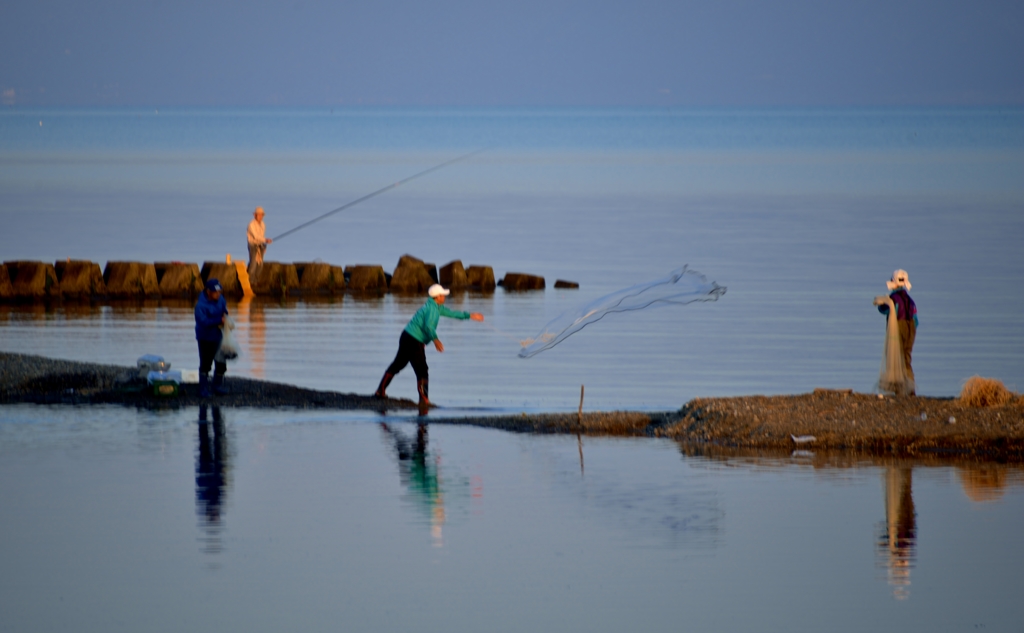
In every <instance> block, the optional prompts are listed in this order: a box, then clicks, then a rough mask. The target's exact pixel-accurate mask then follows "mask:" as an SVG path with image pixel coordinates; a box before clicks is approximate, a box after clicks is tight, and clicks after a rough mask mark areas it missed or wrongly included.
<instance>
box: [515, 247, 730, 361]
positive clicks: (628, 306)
mask: <svg viewBox="0 0 1024 633" xmlns="http://www.w3.org/2000/svg"><path fill="white" fill-rule="evenodd" d="M724 294H725V288H724V287H722V286H719V285H718V284H716V283H715V282H713V281H712V282H709V281H708V280H707V279H706V278H705V277H704V275H702V274H700V273H698V272H697V271H695V270H689V269H688V268H687V267H686V266H683V267H682V268H680V269H679V270H676V271H674V272H672V274H670V275H669V276H668V277H665V278H663V279H658V280H657V281H652V282H649V283H645V284H640V285H637V286H631V287H629V288H626V289H624V290H619V291H617V292H613V293H611V294H610V295H605V296H603V297H601V298H600V299H595V300H594V301H591V302H590V303H588V304H586V305H584V306H582V307H580V308H577V309H575V310H570V311H568V312H565V313H563V314H561V315H559V316H558V317H557V318H555V319H554V320H553V321H551V322H550V323H548V324H547V325H546V326H545V327H544V330H543V331H542V332H541V333H540V334H538V335H537V336H535V337H534V338H532V339H527V340H525V341H521V342H520V344H521V345H522V346H523V348H522V349H521V350H519V357H520V358H529V357H531V356H533V355H535V354H539V353H540V352H543V351H544V350H546V349H551V348H552V347H554V346H555V345H558V344H559V343H561V342H562V341H564V340H565V339H567V338H569V337H570V336H572V335H573V334H575V333H576V332H579V331H580V330H582V329H583V328H585V327H587V326H588V325H590V324H591V323H595V322H597V321H600V320H601V319H603V318H604V317H605V316H607V315H609V314H612V313H614V312H629V311H631V310H643V309H644V308H649V307H655V306H665V305H686V304H688V303H693V302H694V301H717V300H718V298H719V297H721V296H722V295H724Z"/></svg>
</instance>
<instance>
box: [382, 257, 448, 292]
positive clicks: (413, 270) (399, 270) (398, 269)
mask: <svg viewBox="0 0 1024 633" xmlns="http://www.w3.org/2000/svg"><path fill="white" fill-rule="evenodd" d="M431 266H433V265H431ZM435 271H436V268H435ZM434 275H435V276H436V275H437V273H436V272H435V273H434ZM435 283H437V282H436V281H434V278H433V277H431V275H430V271H429V270H428V269H427V264H425V263H423V260H420V259H416V258H415V257H413V256H412V255H402V257H401V258H399V260H398V265H397V266H395V272H394V273H392V275H391V283H390V284H389V288H390V289H391V292H408V293H424V292H426V291H427V288H429V287H430V286H432V285H433V284H435Z"/></svg>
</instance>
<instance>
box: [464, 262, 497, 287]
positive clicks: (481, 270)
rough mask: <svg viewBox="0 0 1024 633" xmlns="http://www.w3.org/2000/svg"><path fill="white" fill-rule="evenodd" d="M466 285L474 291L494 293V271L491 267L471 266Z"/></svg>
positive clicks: (468, 269)
mask: <svg viewBox="0 0 1024 633" xmlns="http://www.w3.org/2000/svg"><path fill="white" fill-rule="evenodd" d="M466 285H467V286H468V287H469V288H471V289H472V290H480V291H482V292H494V288H495V286H496V284H495V283H494V269H492V268H491V267H490V266H470V267H469V268H467V269H466Z"/></svg>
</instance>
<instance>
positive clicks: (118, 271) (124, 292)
mask: <svg viewBox="0 0 1024 633" xmlns="http://www.w3.org/2000/svg"><path fill="white" fill-rule="evenodd" d="M103 281H104V282H105V283H106V284H107V294H108V295H109V296H110V297H111V298H114V299H132V298H136V297H159V296H160V284H159V283H157V280H156V267H155V266H153V264H146V263H144V262H107V266H106V268H104V269H103Z"/></svg>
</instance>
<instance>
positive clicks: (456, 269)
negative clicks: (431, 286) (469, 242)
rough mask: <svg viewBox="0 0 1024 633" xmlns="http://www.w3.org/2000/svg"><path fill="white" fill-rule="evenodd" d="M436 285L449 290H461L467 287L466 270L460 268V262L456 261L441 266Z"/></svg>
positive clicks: (459, 260)
mask: <svg viewBox="0 0 1024 633" xmlns="http://www.w3.org/2000/svg"><path fill="white" fill-rule="evenodd" d="M438 283H439V284H441V285H442V286H444V287H445V288H449V289H451V290H462V289H463V288H465V287H467V286H469V278H468V277H466V269H465V268H463V267H462V260H461V259H456V260H455V261H452V262H448V263H447V264H445V265H444V266H442V267H441V277H440V279H439V280H438Z"/></svg>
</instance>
